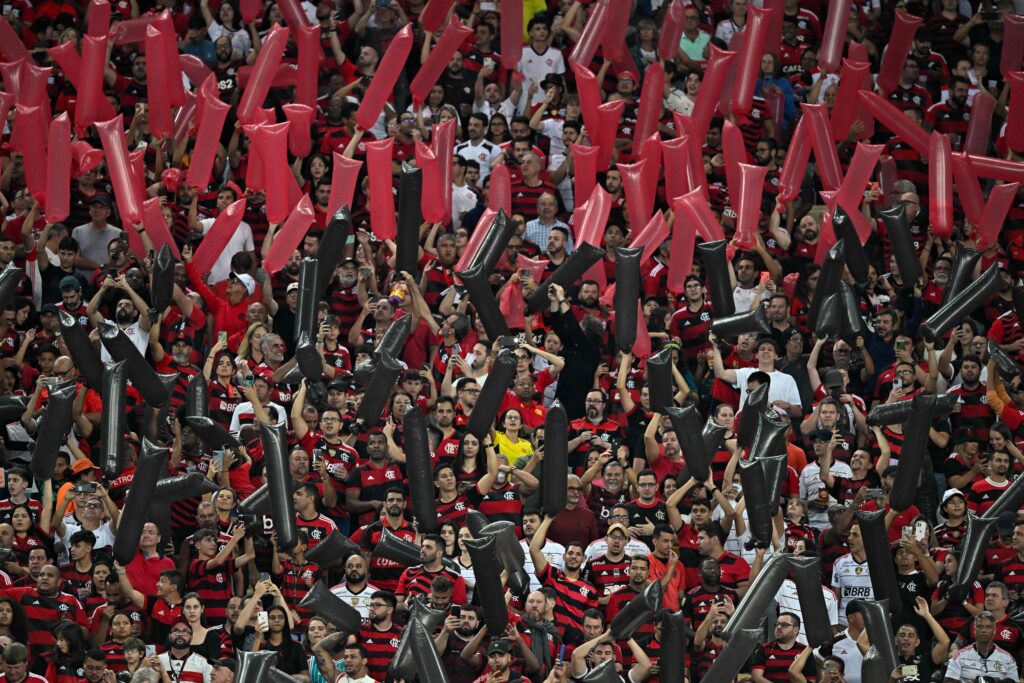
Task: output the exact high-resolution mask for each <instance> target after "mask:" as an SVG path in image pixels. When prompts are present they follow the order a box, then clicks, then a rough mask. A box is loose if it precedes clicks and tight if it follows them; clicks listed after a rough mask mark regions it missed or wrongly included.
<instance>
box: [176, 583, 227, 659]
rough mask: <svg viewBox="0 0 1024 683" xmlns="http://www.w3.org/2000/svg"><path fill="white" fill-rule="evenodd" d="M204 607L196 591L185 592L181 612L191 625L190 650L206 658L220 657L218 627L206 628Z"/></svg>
mask: <svg viewBox="0 0 1024 683" xmlns="http://www.w3.org/2000/svg"><path fill="white" fill-rule="evenodd" d="M204 612H205V608H204V607H203V600H202V598H200V597H199V594H198V593H186V594H185V596H184V598H183V600H182V602H181V614H182V616H183V617H185V621H187V622H188V625H189V626H190V627H192V642H191V643H189V645H191V647H192V652H196V653H199V654H201V655H202V656H204V657H206V658H207V659H217V658H218V657H220V653H221V644H220V627H215V628H206V620H205V619H204V618H203V613H204Z"/></svg>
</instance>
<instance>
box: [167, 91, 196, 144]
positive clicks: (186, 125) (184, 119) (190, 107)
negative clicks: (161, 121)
mask: <svg viewBox="0 0 1024 683" xmlns="http://www.w3.org/2000/svg"><path fill="white" fill-rule="evenodd" d="M195 115H196V96H195V94H194V93H192V92H191V91H190V92H187V93H185V104H183V105H181V106H180V107H178V110H177V111H176V112H174V124H173V125H172V126H171V137H172V138H173V139H174V142H175V143H179V142H181V141H182V139H184V137H185V136H186V135H187V134H188V131H189V129H191V127H192V119H194V118H195Z"/></svg>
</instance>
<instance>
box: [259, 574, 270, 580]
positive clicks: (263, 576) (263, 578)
mask: <svg viewBox="0 0 1024 683" xmlns="http://www.w3.org/2000/svg"><path fill="white" fill-rule="evenodd" d="M260 581H270V574H268V573H267V572H260Z"/></svg>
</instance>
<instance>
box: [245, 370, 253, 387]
mask: <svg viewBox="0 0 1024 683" xmlns="http://www.w3.org/2000/svg"><path fill="white" fill-rule="evenodd" d="M254 384H256V375H253V374H251V373H250V374H248V375H246V376H245V379H243V380H242V386H243V387H251V386H252V385H254Z"/></svg>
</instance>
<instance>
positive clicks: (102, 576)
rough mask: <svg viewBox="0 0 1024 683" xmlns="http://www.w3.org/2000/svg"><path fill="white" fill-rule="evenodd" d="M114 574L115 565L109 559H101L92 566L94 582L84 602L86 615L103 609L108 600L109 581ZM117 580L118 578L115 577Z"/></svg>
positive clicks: (91, 583)
mask: <svg viewBox="0 0 1024 683" xmlns="http://www.w3.org/2000/svg"><path fill="white" fill-rule="evenodd" d="M111 574H114V563H113V562H111V561H110V560H107V559H99V560H96V561H95V562H93V565H92V573H91V575H92V581H91V582H90V585H89V594H88V595H87V596H85V600H82V605H83V606H84V607H85V613H86V614H92V613H93V612H94V611H95V610H96V608H98V607H102V606H103V605H104V604H106V603H107V602H108V600H107V593H106V590H107V580H108V579H109V578H110V576H111ZM115 579H116V576H115Z"/></svg>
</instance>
